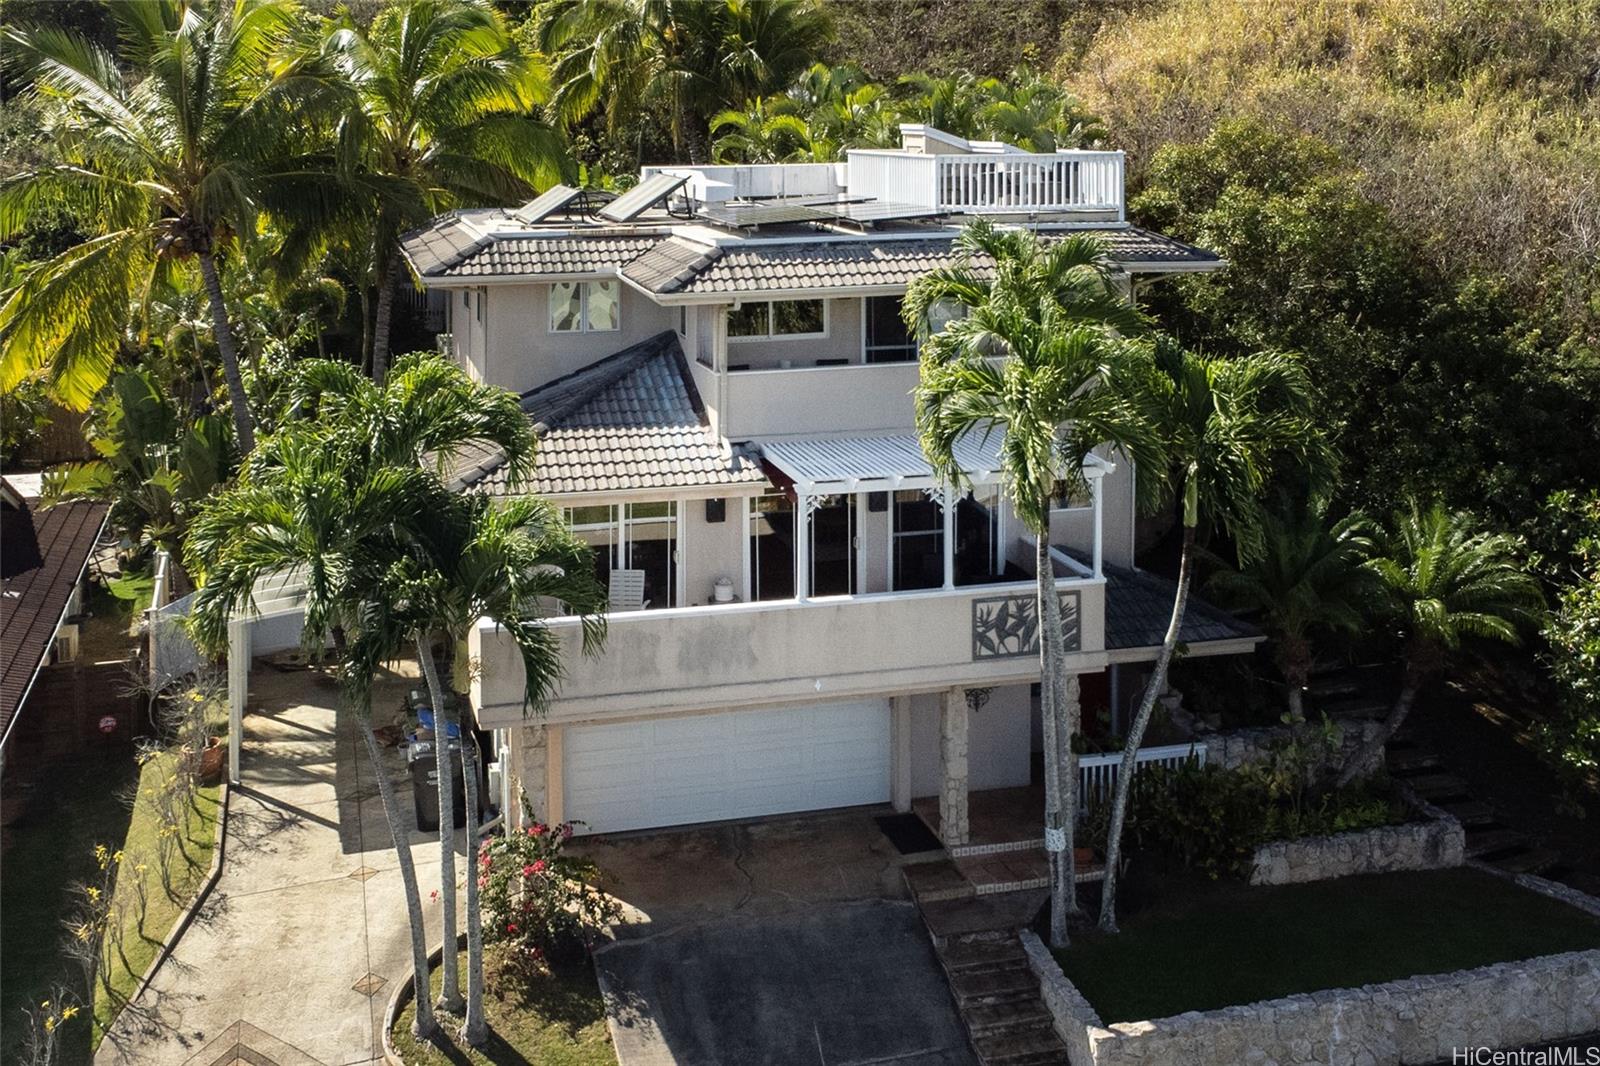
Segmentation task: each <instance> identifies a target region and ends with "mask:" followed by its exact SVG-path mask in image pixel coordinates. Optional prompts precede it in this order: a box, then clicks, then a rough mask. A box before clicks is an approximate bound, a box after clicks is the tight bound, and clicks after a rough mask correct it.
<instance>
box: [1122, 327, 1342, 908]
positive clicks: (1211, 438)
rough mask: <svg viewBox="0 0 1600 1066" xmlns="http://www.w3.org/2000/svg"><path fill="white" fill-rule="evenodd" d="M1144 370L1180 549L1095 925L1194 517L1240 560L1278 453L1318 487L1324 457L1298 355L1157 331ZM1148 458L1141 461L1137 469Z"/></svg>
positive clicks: (1190, 551) (1146, 405) (1255, 529)
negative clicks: (1210, 346)
mask: <svg viewBox="0 0 1600 1066" xmlns="http://www.w3.org/2000/svg"><path fill="white" fill-rule="evenodd" d="M1152 356H1153V358H1152V362H1153V364H1154V372H1153V373H1151V374H1150V375H1149V376H1148V377H1147V378H1146V379H1145V381H1144V382H1142V385H1143V389H1142V390H1141V391H1142V392H1143V396H1142V398H1141V401H1140V406H1141V407H1142V408H1143V410H1144V412H1145V415H1146V417H1147V418H1149V419H1150V421H1151V423H1152V425H1153V427H1154V431H1155V432H1156V434H1157V435H1158V437H1159V438H1160V439H1161V441H1162V442H1163V444H1164V446H1165V448H1166V452H1167V460H1168V461H1167V465H1166V467H1164V468H1163V469H1166V470H1169V471H1171V477H1172V489H1173V493H1174V495H1175V496H1176V497H1177V498H1178V499H1180V500H1181V501H1182V508H1183V509H1182V519H1181V520H1182V524H1183V551H1182V555H1181V557H1180V562H1179V566H1178V587H1177V591H1176V593H1175V594H1174V596H1173V599H1172V617H1171V619H1170V620H1169V622H1168V624H1167V632H1166V636H1165V638H1164V639H1163V640H1162V643H1161V653H1160V655H1158V656H1157V658H1156V664H1155V668H1154V670H1152V671H1151V674H1150V680H1149V682H1148V683H1147V684H1146V685H1145V690H1144V696H1143V698H1142V699H1141V700H1140V701H1139V709H1138V711H1137V713H1136V714H1135V715H1134V719H1133V723H1132V725H1131V726H1130V727H1129V729H1128V736H1127V739H1126V741H1125V743H1124V745H1123V749H1122V762H1121V763H1120V765H1119V768H1118V772H1117V782H1116V789H1115V791H1114V793H1113V796H1112V805H1111V824H1110V828H1109V830H1108V832H1107V834H1106V873H1105V881H1104V884H1103V886H1102V890H1101V897H1100V928H1101V929H1103V930H1105V931H1107V932H1115V931H1116V928H1117V919H1116V914H1117V911H1116V899H1117V866H1118V864H1119V863H1120V861H1121V857H1122V827H1123V824H1124V822H1125V821H1126V818H1127V813H1128V797H1129V795H1130V794H1131V792H1132V788H1133V775H1134V771H1135V766H1136V763H1137V759H1138V755H1139V745H1140V743H1141V742H1142V741H1143V740H1144V732H1145V728H1146V727H1147V726H1148V725H1149V724H1150V715H1151V713H1152V712H1153V711H1154V709H1155V703H1156V699H1157V697H1159V696H1160V695H1161V693H1162V692H1163V691H1164V690H1165V689H1166V686H1167V670H1168V668H1169V667H1170V666H1171V665H1172V656H1173V653H1174V651H1175V650H1176V649H1177V646H1178V634H1179V632H1180V630H1181V629H1182V627H1183V614H1184V608H1185V606H1186V605H1187V603H1188V598H1189V584H1190V582H1191V580H1192V578H1193V576H1194V555H1195V535H1196V533H1197V532H1198V531H1199V528H1200V522H1201V520H1202V517H1204V518H1205V519H1206V520H1207V521H1209V522H1210V523H1211V524H1213V525H1217V526H1220V527H1221V528H1222V529H1223V530H1225V531H1226V532H1227V533H1228V535H1229V536H1230V537H1231V538H1232V539H1233V542H1234V547H1235V550H1236V551H1237V553H1238V556H1239V561H1240V563H1241V565H1248V564H1249V563H1250V562H1251V561H1253V560H1254V559H1256V558H1257V557H1259V556H1260V555H1261V553H1262V551H1263V540H1264V534H1263V532H1262V527H1263V517H1262V515H1263V508H1262V504H1261V496H1262V493H1263V491H1264V490H1265V488H1266V486H1267V484H1268V482H1269V479H1270V478H1271V476H1272V474H1273V473H1274V471H1275V469H1277V467H1278V464H1279V463H1280V461H1281V460H1282V459H1283V458H1286V457H1287V458H1293V459H1295V460H1298V462H1299V465H1300V466H1301V468H1302V469H1303V471H1304V473H1305V474H1306V476H1307V479H1308V481H1309V482H1310V483H1311V485H1312V486H1313V488H1314V489H1315V490H1317V491H1318V492H1319V493H1320V490H1321V489H1322V488H1323V486H1324V485H1325V483H1326V481H1327V479H1328V478H1329V477H1330V474H1331V460H1330V459H1329V456H1328V452H1327V450H1326V446H1325V445H1324V444H1323V442H1322V437H1321V435H1320V434H1319V433H1318V432H1317V429H1316V424H1315V422H1314V421H1313V418H1312V412H1311V403H1312V400H1311V385H1310V382H1309V381H1308V379H1307V378H1306V375H1305V371H1304V369H1303V368H1302V367H1301V365H1300V363H1299V361H1298V360H1296V359H1294V358H1292V357H1290V356H1287V355H1281V354H1277V353H1259V354H1250V355H1241V356H1234V357H1231V358H1210V357H1206V356H1203V355H1197V354H1194V353H1192V352H1187V351H1184V350H1183V349H1181V348H1179V347H1178V346H1177V345H1176V344H1174V343H1172V342H1171V341H1169V340H1167V339H1165V338H1158V339H1157V340H1156V342H1155V343H1154V344H1153V345H1152ZM1156 469H1157V468H1155V467H1150V468H1147V470H1146V473H1150V472H1153V471H1155V470H1156Z"/></svg>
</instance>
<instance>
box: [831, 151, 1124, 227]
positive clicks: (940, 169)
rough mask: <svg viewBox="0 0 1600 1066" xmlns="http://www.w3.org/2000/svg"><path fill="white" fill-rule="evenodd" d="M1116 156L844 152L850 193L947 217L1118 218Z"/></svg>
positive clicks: (1119, 174) (1084, 153)
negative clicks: (1042, 214) (1069, 214)
mask: <svg viewBox="0 0 1600 1066" xmlns="http://www.w3.org/2000/svg"><path fill="white" fill-rule="evenodd" d="M1122 170H1123V162H1122V153H1121V152H1089V151H1070V152H1067V151H1063V152H1054V153H1051V154H1049V155H1045V154H1032V153H1025V152H1004V153H988V152H985V153H980V154H974V155H958V154H951V155H909V154H906V153H902V152H885V151H874V150H871V149H858V150H855V151H852V152H851V153H850V192H851V194H852V195H865V196H874V197H876V198H878V199H880V200H885V201H890V202H894V203H909V204H920V205H922V206H925V207H931V208H935V209H937V210H939V211H942V212H950V213H953V214H962V213H977V212H984V211H1001V212H1038V211H1074V210H1081V211H1107V212H1115V213H1116V216H1117V217H1118V218H1119V219H1120V218H1121V217H1122V177H1123V174H1122Z"/></svg>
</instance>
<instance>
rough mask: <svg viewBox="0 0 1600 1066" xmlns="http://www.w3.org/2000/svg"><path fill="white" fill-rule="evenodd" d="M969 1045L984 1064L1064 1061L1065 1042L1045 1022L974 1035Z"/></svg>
mask: <svg viewBox="0 0 1600 1066" xmlns="http://www.w3.org/2000/svg"><path fill="white" fill-rule="evenodd" d="M972 1048H973V1050H974V1051H976V1052H977V1053H978V1061H979V1062H981V1063H983V1064H984V1066H1046V1064H1051V1066H1059V1064H1060V1063H1064V1062H1066V1061H1067V1045H1066V1044H1064V1043H1062V1041H1061V1038H1060V1037H1059V1036H1057V1035H1056V1031H1055V1029H1054V1028H1052V1027H1051V1026H1050V1025H1048V1024H1039V1025H1034V1026H1030V1027H1028V1028H1026V1029H1018V1030H1013V1031H1010V1032H1006V1033H996V1034H993V1035H990V1036H983V1037H974V1038H973V1041H972Z"/></svg>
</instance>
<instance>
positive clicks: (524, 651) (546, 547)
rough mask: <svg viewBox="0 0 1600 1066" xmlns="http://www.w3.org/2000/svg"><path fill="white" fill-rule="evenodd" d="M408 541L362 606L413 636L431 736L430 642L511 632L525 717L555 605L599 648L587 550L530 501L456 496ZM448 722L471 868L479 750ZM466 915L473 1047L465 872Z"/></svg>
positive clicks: (554, 672)
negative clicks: (457, 745)
mask: <svg viewBox="0 0 1600 1066" xmlns="http://www.w3.org/2000/svg"><path fill="white" fill-rule="evenodd" d="M415 534H416V535H415V539H414V541H413V553H412V555H411V556H410V557H409V558H407V559H406V560H405V561H404V562H403V563H401V564H398V565H396V566H394V567H392V568H391V569H390V570H389V572H388V573H386V574H385V575H384V578H383V580H382V581H381V582H380V583H379V584H378V586H377V587H376V588H375V589H374V590H373V592H372V593H371V595H370V596H369V599H370V601H371V603H372V604H373V609H372V613H371V614H370V615H369V617H370V618H376V617H379V616H380V615H381V616H382V617H383V618H385V619H386V621H385V622H384V623H383V624H382V625H381V626H379V627H378V628H382V629H386V630H387V631H389V632H391V633H394V634H396V636H397V637H401V638H403V635H404V634H406V633H408V632H409V633H410V634H412V635H413V638H414V639H415V640H416V643H417V648H418V657H419V660H420V661H421V663H422V667H423V674H424V676H425V677H426V678H427V682H428V691H429V696H430V698H431V700H432V704H433V707H434V708H435V711H436V713H437V714H438V715H439V731H440V734H441V735H443V734H444V733H445V731H446V730H448V728H449V725H450V724H451V722H452V716H453V715H454V708H455V705H456V704H455V701H454V699H453V698H452V697H451V695H450V694H449V693H448V692H446V691H445V689H444V686H443V684H442V682H441V680H440V672H439V670H438V667H437V665H436V663H435V661H434V656H433V648H434V646H435V642H436V641H437V640H439V639H440V638H442V639H443V641H444V642H445V643H446V644H447V646H459V644H460V643H461V642H464V641H465V640H466V637H467V634H468V632H469V630H470V629H471V628H472V626H474V625H476V624H477V623H478V621H479V619H487V620H490V621H492V622H494V623H495V624H496V625H498V626H499V627H500V628H502V629H503V630H505V631H506V632H507V633H508V634H510V635H511V638H512V640H513V641H514V642H515V644H516V646H517V649H518V651H519V653H520V656H521V659H522V668H523V677H524V687H523V692H524V697H525V703H524V711H525V712H527V711H530V710H541V709H542V708H543V707H544V705H545V704H546V702H547V701H548V700H549V697H550V696H551V694H552V693H553V692H554V690H555V686H556V683H557V681H558V680H559V678H560V676H561V674H562V660H561V647H560V643H559V641H558V640H557V639H556V637H555V636H554V634H552V633H551V631H550V630H549V629H548V628H547V627H546V626H545V625H544V624H543V618H544V617H545V616H546V615H547V614H548V613H549V612H550V609H551V607H552V606H553V605H555V604H561V605H562V606H563V607H564V608H565V609H566V610H567V611H569V612H572V613H574V614H577V615H579V616H580V617H581V618H582V619H583V647H584V650H585V651H586V652H594V651H597V650H598V649H599V647H600V643H601V641H602V640H603V638H604V633H605V626H604V616H603V613H602V612H603V611H604V610H605V606H606V590H605V588H604V587H603V586H602V585H601V584H600V582H599V581H598V580H597V579H596V578H595V576H594V567H593V564H592V561H591V557H590V549H589V548H588V546H587V545H585V544H584V543H582V542H581V541H579V540H578V539H577V538H576V537H574V536H573V535H572V534H571V533H570V532H569V531H568V530H567V528H566V526H565V525H564V524H563V523H562V521H561V519H560V514H559V512H558V511H557V510H556V509H555V508H554V507H551V506H550V505H549V504H547V503H545V502H544V501H542V500H537V499H533V498H528V497H522V498H516V499H512V500H508V501H498V502H497V501H492V500H491V499H490V498H489V497H487V496H483V495H479V494H470V495H464V496H457V497H455V498H454V499H453V500H452V501H451V503H450V505H449V506H446V507H440V508H435V509H431V510H430V511H429V512H428V513H427V514H426V515H424V516H422V521H420V522H418V523H417V525H416V527H415ZM454 724H456V725H457V726H458V727H459V728H460V730H461V733H462V741H461V761H462V776H463V780H464V782H465V797H464V798H465V801H466V807H467V810H466V837H467V849H466V850H467V854H468V855H469V856H473V857H474V859H476V857H477V855H478V854H479V851H478V848H479V844H478V826H477V817H478V775H479V771H478V762H477V747H476V745H475V744H474V743H473V742H472V739H471V735H470V733H471V723H470V722H463V721H461V720H460V719H459V717H456V718H454ZM442 779H443V778H441V780H442ZM443 791H449V790H448V789H445V790H443ZM442 817H443V815H441V819H442ZM442 824H443V823H442V821H441V825H442ZM466 914H467V997H466V1018H465V1020H464V1022H463V1024H462V1027H461V1038H462V1039H463V1040H464V1041H466V1042H467V1043H468V1044H470V1045H472V1046H474V1047H477V1046H481V1045H482V1044H483V1043H484V1042H485V1041H486V1040H487V1039H488V1029H487V1026H486V1024H485V1021H484V1014H483V993H484V981H483V928H482V925H481V921H480V915H479V906H478V879H477V871H476V869H469V870H468V876H467V879H466ZM448 943H450V941H448V940H447V944H448ZM447 954H448V952H447Z"/></svg>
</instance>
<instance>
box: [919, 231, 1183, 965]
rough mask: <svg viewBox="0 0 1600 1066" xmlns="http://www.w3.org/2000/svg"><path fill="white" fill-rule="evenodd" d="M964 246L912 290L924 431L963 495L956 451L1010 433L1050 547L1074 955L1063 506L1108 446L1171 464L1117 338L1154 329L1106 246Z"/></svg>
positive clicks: (1054, 699) (1014, 497)
mask: <svg viewBox="0 0 1600 1066" xmlns="http://www.w3.org/2000/svg"><path fill="white" fill-rule="evenodd" d="M956 246H957V249H958V250H959V252H960V254H961V256H962V259H963V261H962V262H959V263H958V264H956V265H955V266H952V267H949V268H945V269H941V270H935V271H933V272H931V273H929V274H926V275H924V276H923V277H921V278H919V279H918V280H917V281H915V282H914V283H913V284H912V285H911V287H910V288H909V289H908V290H907V292H906V299H905V317H906V322H907V324H908V325H909V326H910V327H911V328H913V329H916V330H918V331H919V333H921V334H922V335H923V342H922V353H921V378H920V381H919V382H918V385H917V388H916V392H915V400H916V410H917V428H918V432H919V434H920V436H921V438H922V448H923V451H924V452H925V453H926V454H927V456H928V461H929V463H930V464H931V465H932V467H933V469H934V470H935V471H936V472H937V473H938V475H939V476H940V478H941V479H942V480H944V481H945V482H946V483H947V484H948V485H950V486H951V487H957V486H959V485H960V483H961V481H962V478H963V474H962V471H961V467H960V465H959V464H958V462H957V460H956V458H955V448H956V444H957V442H958V441H960V440H961V439H963V438H964V437H966V436H968V435H969V434H978V435H980V436H983V435H988V434H994V433H1000V434H1003V435H1004V436H1003V439H1002V442H1001V462H1002V464H1003V466H1004V470H1005V480H1006V493H1007V495H1008V496H1009V497H1010V499H1011V502H1012V505H1013V507H1014V508H1015V510H1016V512H1017V514H1018V516H1019V517H1020V518H1021V519H1022V521H1023V523H1024V524H1025V525H1026V526H1027V527H1028V528H1029V529H1030V530H1032V531H1033V534H1034V537H1035V540H1036V542H1037V558H1036V565H1035V570H1036V573H1037V576H1038V585H1039V614H1038V617H1039V624H1040V631H1041V632H1040V639H1039V655H1040V679H1041V685H1040V691H1041V707H1042V711H1043V723H1044V752H1045V826H1046V842H1047V847H1048V850H1049V851H1050V860H1051V862H1050V871H1051V873H1050V892H1051V908H1050V938H1051V942H1052V943H1053V944H1055V945H1057V946H1064V945H1065V944H1066V943H1067V920H1068V917H1069V915H1071V914H1075V913H1076V912H1077V893H1076V887H1075V880H1074V878H1073V876H1072V874H1073V871H1072V869H1071V866H1070V864H1071V861H1072V860H1071V856H1072V835H1073V831H1074V824H1075V822H1076V820H1077V767H1076V762H1077V760H1076V756H1075V755H1073V753H1072V745H1071V740H1072V737H1073V735H1074V734H1075V733H1076V732H1077V728H1078V726H1077V723H1078V708H1077V702H1076V700H1069V699H1068V698H1067V686H1068V683H1067V681H1066V678H1065V676H1064V664H1065V656H1066V651H1065V647H1064V641H1063V635H1062V629H1061V605H1060V600H1059V597H1058V594H1057V592H1056V587H1055V571H1054V567H1053V565H1052V563H1051V559H1050V508H1051V501H1052V500H1054V499H1056V498H1057V497H1059V496H1061V495H1062V494H1063V490H1064V488H1072V487H1078V486H1081V485H1082V483H1083V464H1084V461H1085V460H1086V458H1087V457H1088V455H1089V453H1090V451H1091V450H1092V449H1094V448H1096V447H1098V446H1101V445H1111V446H1113V447H1117V448H1120V449H1122V450H1123V451H1125V452H1127V453H1128V454H1131V455H1134V456H1136V457H1137V458H1138V459H1139V460H1140V461H1141V462H1142V463H1150V464H1155V463H1158V462H1159V461H1160V454H1159V452H1158V451H1156V450H1155V449H1154V448H1153V447H1152V441H1151V439H1150V437H1149V435H1148V434H1147V433H1146V432H1145V430H1144V421H1143V419H1142V417H1141V416H1140V413H1139V411H1138V410H1137V408H1136V407H1135V406H1134V405H1133V404H1131V403H1130V402H1129V400H1128V396H1127V393H1126V392H1125V391H1124V390H1122V389H1120V388H1118V387H1114V381H1115V378H1116V377H1117V376H1118V375H1119V374H1121V373H1122V372H1123V369H1122V367H1121V365H1120V364H1121V362H1122V359H1123V357H1124V354H1125V352H1126V349H1127V346H1126V344H1125V343H1124V342H1121V341H1119V340H1118V339H1117V338H1116V337H1115V336H1114V333H1113V331H1119V332H1122V333H1128V332H1132V331H1135V330H1137V329H1138V328H1140V326H1141V324H1142V323H1141V319H1140V316H1139V314H1138V312H1137V311H1136V310H1135V309H1134V308H1133V306H1132V305H1131V304H1130V303H1129V302H1128V301H1127V300H1125V299H1124V298H1123V297H1122V296H1121V294H1119V293H1118V292H1117V291H1116V289H1115V288H1114V287H1113V285H1112V283H1111V281H1110V277H1109V272H1108V268H1107V264H1106V259H1105V255H1104V249H1103V247H1102V245H1101V244H1100V243H1099V242H1098V241H1097V240H1095V239H1094V238H1091V237H1086V236H1074V237H1068V238H1066V239H1065V240H1061V241H1058V242H1055V243H1051V244H1047V243H1045V242H1043V241H1041V240H1040V239H1039V238H1038V237H1037V236H1036V235H1034V234H1032V233H1028V232H1025V231H1019V230H1001V229H998V228H997V227H995V226H994V225H993V224H992V223H990V222H988V221H987V220H982V221H978V222H974V223H973V224H972V225H970V226H968V227H967V228H966V229H965V230H963V231H962V233H961V236H960V237H959V238H957V242H956ZM980 256H982V257H987V258H989V259H991V260H993V262H994V271H993V276H992V279H991V278H989V277H986V276H984V275H983V274H981V273H979V271H978V268H977V265H976V264H975V263H974V262H973V261H972V260H973V259H974V258H976V257H980ZM947 301H948V302H954V303H956V304H959V305H960V306H961V307H962V308H964V309H965V310H966V314H965V316H964V317H961V318H957V319H956V320H954V321H953V322H951V323H950V324H949V325H948V326H946V327H945V329H944V330H943V331H941V332H940V333H937V334H935V335H933V336H927V329H926V326H925V323H926V322H927V321H928V315H929V312H930V310H932V309H933V308H934V306H935V305H936V304H940V303H943V302H947ZM997 356H1004V357H1005V358H1004V359H1003V360H996V359H995V358H994V357H997Z"/></svg>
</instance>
